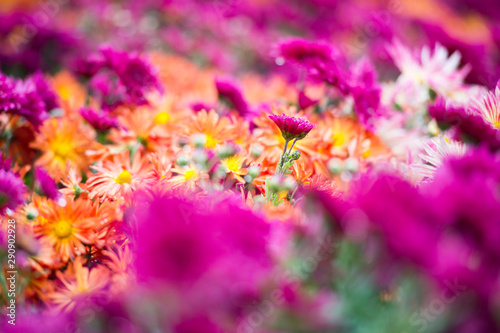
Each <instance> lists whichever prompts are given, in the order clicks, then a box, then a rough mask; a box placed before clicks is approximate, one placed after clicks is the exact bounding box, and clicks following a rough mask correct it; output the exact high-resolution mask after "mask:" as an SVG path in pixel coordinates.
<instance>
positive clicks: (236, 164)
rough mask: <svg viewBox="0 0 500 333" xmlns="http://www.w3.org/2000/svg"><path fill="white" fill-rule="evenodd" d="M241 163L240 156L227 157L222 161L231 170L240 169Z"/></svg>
mask: <svg viewBox="0 0 500 333" xmlns="http://www.w3.org/2000/svg"><path fill="white" fill-rule="evenodd" d="M241 164H242V163H241V161H240V158H239V157H238V156H232V157H228V158H226V160H225V161H224V165H225V166H226V168H227V169H228V170H229V171H232V172H238V171H240V169H241Z"/></svg>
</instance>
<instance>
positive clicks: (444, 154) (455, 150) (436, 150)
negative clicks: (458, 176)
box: [411, 136, 467, 178]
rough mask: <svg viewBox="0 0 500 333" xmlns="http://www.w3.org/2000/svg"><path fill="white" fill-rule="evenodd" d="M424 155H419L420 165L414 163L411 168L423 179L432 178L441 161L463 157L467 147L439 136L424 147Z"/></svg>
mask: <svg viewBox="0 0 500 333" xmlns="http://www.w3.org/2000/svg"><path fill="white" fill-rule="evenodd" d="M424 150H425V154H420V155H419V157H420V158H421V159H422V162H421V163H416V164H413V165H412V166H411V168H412V169H413V170H414V171H416V172H418V173H420V174H421V175H422V176H423V177H427V178H433V177H434V173H435V172H436V169H437V168H438V167H439V166H441V164H442V163H443V160H444V159H445V158H448V157H452V156H458V157H459V156H463V155H464V154H465V153H466V151H467V146H466V145H465V144H464V143H463V142H458V141H454V140H450V139H448V138H445V137H443V136H439V137H437V138H434V139H432V140H431V142H429V143H427V144H425V145H424Z"/></svg>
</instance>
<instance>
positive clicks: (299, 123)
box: [269, 114, 316, 141]
mask: <svg viewBox="0 0 500 333" xmlns="http://www.w3.org/2000/svg"><path fill="white" fill-rule="evenodd" d="M269 118H270V119H271V120H272V121H273V122H274V123H275V124H276V126H278V128H279V129H280V131H281V135H283V138H284V139H285V140H287V141H289V140H294V139H297V140H302V139H303V138H305V137H306V135H307V134H308V133H309V132H310V131H311V130H312V129H313V128H314V126H316V125H315V124H312V123H311V122H310V121H309V120H307V119H305V118H295V117H290V116H287V115H285V114H280V115H276V114H273V115H270V116H269Z"/></svg>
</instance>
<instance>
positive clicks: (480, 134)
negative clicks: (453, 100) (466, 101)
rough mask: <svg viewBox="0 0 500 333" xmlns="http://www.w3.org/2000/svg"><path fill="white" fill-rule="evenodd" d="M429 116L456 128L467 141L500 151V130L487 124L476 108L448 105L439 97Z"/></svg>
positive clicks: (431, 107) (430, 108)
mask: <svg viewBox="0 0 500 333" xmlns="http://www.w3.org/2000/svg"><path fill="white" fill-rule="evenodd" d="M429 114H430V115H431V117H433V118H434V119H436V120H437V121H438V123H441V124H443V125H446V126H453V127H455V128H456V129H457V130H458V132H459V134H460V135H461V136H464V137H465V138H466V139H472V140H473V141H476V142H480V143H483V144H485V145H487V146H488V147H490V149H492V150H496V149H500V130H499V129H497V128H493V127H492V126H491V125H490V124H488V123H486V122H485V120H484V119H483V117H482V116H481V115H480V114H479V112H477V111H476V110H475V109H474V108H472V107H469V106H461V105H458V106H454V105H451V104H447V103H446V101H445V100H444V98H442V97H438V98H437V99H436V101H435V103H434V104H432V105H431V106H430V107H429Z"/></svg>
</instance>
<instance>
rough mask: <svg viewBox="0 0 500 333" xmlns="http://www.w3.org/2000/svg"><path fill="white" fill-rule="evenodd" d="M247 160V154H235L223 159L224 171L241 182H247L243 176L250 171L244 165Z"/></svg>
mask: <svg viewBox="0 0 500 333" xmlns="http://www.w3.org/2000/svg"><path fill="white" fill-rule="evenodd" d="M245 161H246V156H245V155H233V156H231V157H228V158H225V159H223V160H222V161H221V164H222V166H223V167H224V171H226V173H229V174H232V175H233V176H234V178H236V179H237V180H238V182H240V183H245V180H244V179H243V176H245V175H246V174H247V173H248V169H247V168H246V167H244V164H245Z"/></svg>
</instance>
